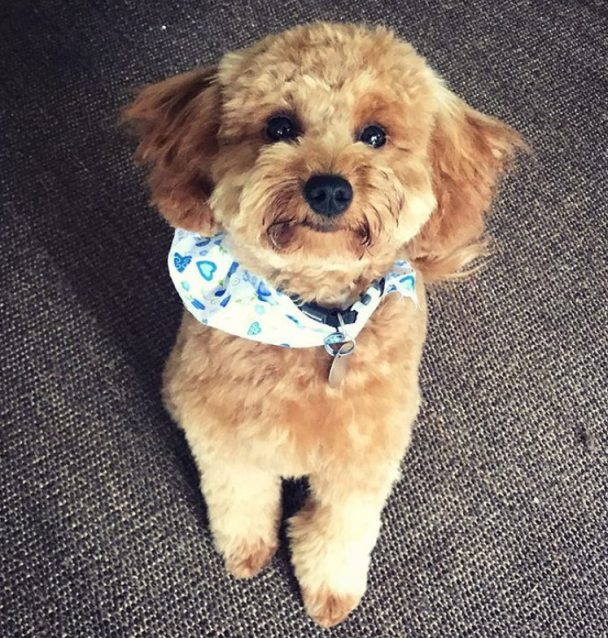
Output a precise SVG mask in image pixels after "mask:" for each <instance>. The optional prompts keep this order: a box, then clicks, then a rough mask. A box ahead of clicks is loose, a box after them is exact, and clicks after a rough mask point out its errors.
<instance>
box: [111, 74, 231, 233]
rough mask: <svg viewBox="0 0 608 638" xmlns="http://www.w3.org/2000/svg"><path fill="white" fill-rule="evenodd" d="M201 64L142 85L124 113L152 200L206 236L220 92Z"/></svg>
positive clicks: (211, 224)
mask: <svg viewBox="0 0 608 638" xmlns="http://www.w3.org/2000/svg"><path fill="white" fill-rule="evenodd" d="M215 73H216V69H215V68H211V67H209V68H202V69H196V70H194V71H191V72H189V73H184V74H182V75H178V76H176V77H173V78H170V79H168V80H165V81H163V82H159V83H157V84H152V85H149V86H146V87H144V88H143V89H141V90H140V92H139V93H138V94H137V96H136V97H135V100H134V101H133V102H132V103H131V104H130V105H129V106H127V107H126V108H125V110H124V111H123V121H124V122H126V123H127V124H129V125H130V126H131V127H132V129H133V131H134V132H135V135H136V136H137V137H138V139H139V145H138V147H137V151H136V154H135V157H136V160H137V161H138V162H139V163H140V164H145V165H148V166H149V167H150V177H149V184H150V190H151V194H152V203H153V204H154V205H155V206H156V207H157V208H158V209H159V211H160V212H161V213H162V214H163V215H164V217H165V218H166V219H167V220H168V221H169V223H170V224H171V225H173V226H179V227H180V228H186V229H188V230H192V231H196V232H201V233H204V234H210V233H211V232H212V230H213V227H214V221H213V217H212V214H211V209H210V208H209V205H208V199H209V196H210V195H211V191H212V190H213V183H212V180H211V174H210V164H211V161H212V158H213V156H214V155H215V153H216V151H217V141H216V135H217V130H218V127H219V109H220V90H219V87H218V86H217V85H216V84H215V83H214V78H215Z"/></svg>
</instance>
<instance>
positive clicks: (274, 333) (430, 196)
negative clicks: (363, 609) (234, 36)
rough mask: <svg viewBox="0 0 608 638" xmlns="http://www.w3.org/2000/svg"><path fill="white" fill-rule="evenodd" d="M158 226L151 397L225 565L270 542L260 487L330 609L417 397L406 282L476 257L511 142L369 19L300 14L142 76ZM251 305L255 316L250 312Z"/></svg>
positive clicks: (261, 557)
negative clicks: (163, 341) (185, 453)
mask: <svg viewBox="0 0 608 638" xmlns="http://www.w3.org/2000/svg"><path fill="white" fill-rule="evenodd" d="M124 118H125V120H126V121H127V122H128V123H129V124H130V125H131V126H132V129H133V131H134V134H135V135H136V136H137V138H138V147H137V150H136V159H137V161H138V162H139V163H141V164H144V165H146V166H147V167H148V169H149V187H150V191H151V200H152V203H153V205H154V206H156V207H157V208H158V210H159V211H160V213H161V214H162V215H163V216H164V217H165V218H166V220H167V221H168V222H169V223H170V224H171V225H172V226H173V227H174V228H176V229H177V230H176V232H175V238H174V243H173V246H172V249H171V252H170V257H169V266H170V270H171V275H172V278H173V280H174V282H175V285H176V288H177V289H178V292H179V294H180V296H181V298H182V300H183V302H184V305H185V308H186V309H185V312H184V315H183V320H182V324H181V327H180V329H179V334H178V336H177V340H176V343H175V346H174V348H173V350H172V352H171V354H170V356H169V358H168V361H167V363H166V367H165V370H164V376H163V391H162V393H163V399H164V403H165V405H166V407H167V410H168V411H169V413H170V414H171V416H172V418H173V419H174V420H175V422H176V423H177V424H178V425H179V426H180V427H181V428H182V429H183V431H184V433H185V437H186V439H187V442H188V444H189V446H190V449H191V451H192V455H193V457H194V460H195V462H196V464H197V466H198V469H199V471H200V477H201V490H202V493H203V495H204V498H205V501H206V504H207V508H208V515H209V523H210V528H211V531H212V534H213V539H214V543H215V545H216V547H217V549H218V551H219V552H220V553H221V554H222V555H223V558H224V561H225V566H226V569H227V571H228V572H229V573H230V574H232V575H233V576H235V577H237V578H248V577H252V576H254V575H256V574H257V573H258V572H259V571H260V570H261V569H262V568H263V567H264V566H265V565H266V564H267V563H268V562H269V561H270V560H271V558H272V556H273V554H274V553H275V550H276V548H277V530H278V526H279V521H280V517H281V511H280V501H281V479H282V477H301V476H307V477H308V478H309V485H310V492H309V495H308V499H307V502H306V503H305V505H304V507H303V508H302V510H301V511H299V512H298V513H297V514H296V515H295V516H293V517H292V518H291V519H290V520H289V523H288V536H289V539H290V547H291V556H292V558H291V560H292V563H293V567H294V570H295V574H296V577H297V579H298V582H299V585H300V589H301V594H302V598H303V601H304V604H305V607H306V610H307V611H308V613H309V615H310V616H311V617H312V618H313V619H314V620H315V621H316V622H317V623H319V624H320V625H321V626H324V627H329V626H332V625H335V624H337V623H339V622H341V621H342V620H344V619H345V618H346V617H347V615H348V614H349V613H350V612H351V611H352V610H353V609H354V608H355V607H356V606H357V604H358V603H359V601H360V600H361V598H362V596H363V594H364V592H365V589H366V580H367V572H368V566H369V562H370V554H371V552H372V550H373V548H374V545H375V542H376V539H377V537H378V533H379V529H380V515H381V511H382V509H383V506H384V504H385V502H386V500H387V498H388V496H389V493H390V491H391V486H392V485H393V483H394V482H395V481H396V480H397V479H398V477H399V465H400V461H401V459H402V457H403V455H404V453H405V451H406V449H407V447H408V444H409V441H410V435H411V430H412V424H413V422H414V420H415V418H416V414H417V412H418V408H419V404H420V392H419V386H418V367H419V363H420V358H421V354H422V349H423V344H424V340H425V332H426V321H427V310H426V303H425V284H426V283H428V282H432V281H440V280H442V279H447V278H450V277H458V276H460V273H462V272H463V269H466V268H468V267H469V266H468V264H469V263H470V262H471V261H472V260H474V259H475V258H477V257H480V256H483V254H484V253H485V251H486V243H485V241H486V240H485V239H484V227H485V217H486V213H487V211H488V209H489V208H490V204H491V200H492V199H493V195H494V192H495V189H496V184H497V181H498V179H499V177H500V175H501V173H502V172H503V171H504V169H505V168H506V167H507V166H508V165H509V164H510V161H511V159H512V158H513V157H514V156H515V154H516V152H517V151H518V149H520V148H523V147H524V142H523V141H522V138H521V137H520V136H519V135H518V134H517V133H516V132H515V131H514V130H513V129H511V128H510V127H509V126H507V125H506V124H504V123H502V122H500V121H498V120H497V119H494V118H493V117H490V116H487V115H484V114H482V113H480V112H478V111H476V110H474V109H473V108H471V107H469V106H468V105H467V104H465V103H464V102H463V101H462V100H461V99H459V98H458V97H457V96H456V95H455V94H453V93H452V92H451V91H450V90H448V88H446V86H445V84H444V83H443V82H442V80H441V79H440V78H439V77H438V76H437V75H436V74H435V72H433V70H431V69H430V68H429V66H428V65H427V64H426V62H425V60H424V59H423V58H422V57H421V56H420V55H419V54H417V53H416V51H415V50H414V49H413V48H412V46H411V45H410V44H408V43H406V42H404V41H401V40H399V39H398V38H397V37H396V36H395V35H394V34H393V32H391V31H390V30H388V29H385V28H382V27H366V26H360V25H349V24H326V23H317V24H311V25H304V26H298V27H295V28H292V29H290V30H288V31H286V32H283V33H280V34H278V35H271V36H269V37H267V38H265V39H263V40H261V41H259V42H257V43H255V44H253V45H252V46H250V47H248V48H245V49H243V50H238V51H236V52H231V53H227V54H226V55H224V56H223V57H222V59H221V61H220V62H219V64H218V65H217V66H210V67H206V68H197V69H195V70H193V71H190V72H187V73H184V74H183V75H178V76H177V77H173V78H171V79H168V80H165V81H162V82H160V83H158V84H153V85H149V86H146V87H144V88H143V89H141V90H140V92H138V94H137V95H136V97H135V98H134V101H133V102H132V103H131V104H130V105H129V106H127V108H126V109H125V112H124ZM256 317H257V319H256Z"/></svg>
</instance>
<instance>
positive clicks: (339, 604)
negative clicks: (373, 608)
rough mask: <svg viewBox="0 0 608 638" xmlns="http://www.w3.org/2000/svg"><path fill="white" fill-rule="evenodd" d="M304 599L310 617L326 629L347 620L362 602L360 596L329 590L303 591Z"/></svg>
mask: <svg viewBox="0 0 608 638" xmlns="http://www.w3.org/2000/svg"><path fill="white" fill-rule="evenodd" d="M302 598H303V600H304V606H305V607H306V611H307V612H308V615H309V616H310V617H311V618H312V619H313V620H314V621H315V622H316V623H318V624H319V625H321V627H325V628H327V627H333V626H334V625H337V624H338V623H341V622H342V621H343V620H345V619H346V617H347V616H348V615H349V614H350V612H351V611H352V610H353V609H354V608H355V607H356V606H357V605H358V604H359V601H360V600H361V596H360V595H358V594H338V593H336V592H332V591H331V590H329V589H327V588H321V589H319V590H316V591H311V590H308V589H302Z"/></svg>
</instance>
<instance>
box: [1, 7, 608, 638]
mask: <svg viewBox="0 0 608 638" xmlns="http://www.w3.org/2000/svg"><path fill="white" fill-rule="evenodd" d="M607 16H608V13H607V10H606V5H605V3H603V2H601V1H600V0H596V1H595V2H593V1H588V2H582V1H580V2H574V1H570V2H567V1H566V0H562V1H558V0H508V1H506V2H492V1H491V0H484V1H481V2H465V1H464V0H440V1H438V2H431V1H430V0H410V1H409V2H404V1H402V0H386V1H384V2H373V3H372V2H369V3H354V2H352V1H350V0H349V1H346V0H339V1H336V2H332V3H330V2H325V1H322V0H313V1H311V2H296V1H295V0H283V1H282V2H274V1H273V0H271V1H269V2H263V1H262V0H248V1H247V2H239V3H236V2H235V3H232V4H230V3H224V4H223V5H220V4H219V3H218V4H214V3H210V2H204V1H201V0H197V1H194V0H182V1H181V2H178V1H177V0H163V1H162V2H160V1H158V0H149V1H147V2H136V1H135V0H127V1H125V2H119V1H118V0H108V1H105V2H101V1H100V0H97V1H93V0H87V1H86V2H85V1H80V2H72V3H69V2H53V1H52V0H47V1H46V2H34V3H31V4H30V3H27V2H13V3H9V2H8V1H7V2H4V3H2V8H0V107H1V109H2V120H1V126H0V162H1V166H0V169H1V170H0V182H1V197H2V217H1V225H0V229H1V232H0V267H1V269H0V278H1V286H2V288H1V295H2V296H1V298H0V313H1V314H0V318H1V331H0V338H1V343H2V360H1V366H0V383H1V390H0V392H1V394H0V416H1V422H2V424H1V430H0V444H1V445H0V455H1V456H0V473H1V475H0V489H1V498H0V538H1V542H2V547H1V553H0V635H2V636H4V637H7V638H9V637H11V638H12V637H16V636H35V637H36V638H38V637H41V636H70V637H73V636H161V637H173V636H176V637H181V636H218V637H224V638H228V637H230V638H241V637H243V638H249V637H252V636H254V637H258V636H259V637H264V638H279V637H281V638H282V637H289V638H292V637H299V636H321V635H323V634H324V632H322V631H321V630H319V629H317V628H316V627H315V626H314V625H313V624H312V623H311V622H310V621H309V620H308V619H307V618H306V616H305V614H304V611H303V609H302V606H301V602H300V600H299V595H298V592H297V586H296V583H295V581H294V579H293V577H292V575H291V569H290V567H289V563H288V556H287V553H286V550H285V548H284V547H283V548H282V549H281V551H280V552H279V554H278V556H277V557H276V558H275V560H274V561H273V563H272V565H271V566H270V568H269V569H267V570H266V571H265V572H264V573H263V575H262V576H260V577H259V578H257V579H256V580H254V581H252V582H235V581H233V580H231V579H229V578H228V577H227V576H226V575H225V574H224V571H223V568H222V564H221V561H220V559H219V557H218V556H217V555H216V554H215V552H214V551H213V549H212V545H211V539H210V535H209V531H208V529H207V524H206V518H205V510H204V505H203V501H202V498H201V496H200V495H199V491H198V485H197V483H198V479H197V475H196V470H195V468H194V465H193V463H192V460H191V458H190V456H189V453H188V450H187V447H186V445H185V442H184V440H183V438H182V436H181V435H180V434H179V433H178V432H177V431H176V429H175V428H174V427H173V426H172V424H171V423H170V421H169V419H168V417H167V416H166V415H165V413H164V412H163V410H162V407H161V405H160V402H159V397H158V387H159V371H160V367H161V364H162V361H163V359H164V358H165V356H166V354H167V352H168V350H169V348H170V345H171V342H172V339H173V336H174V334H175V331H176V328H177V324H178V319H179V314H180V307H179V303H178V302H177V299H176V296H175V294H174V292H173V291H172V288H171V285H170V282H169V279H168V276H167V274H166V273H165V270H164V259H165V253H166V250H167V247H168V241H169V238H170V231H169V229H168V228H167V227H166V226H165V225H164V224H163V222H162V221H161V220H160V219H159V218H158V216H157V215H156V214H155V213H153V212H152V211H151V210H150V209H149V208H148V207H147V204H146V195H145V193H144V190H143V188H142V183H141V179H140V175H138V174H137V172H136V171H135V170H134V168H133V167H132V165H131V163H130V160H129V154H130V152H131V146H130V144H129V143H128V142H127V141H126V140H125V138H124V137H123V135H122V134H121V132H120V131H119V130H118V128H117V126H116V120H117V111H118V109H119V107H120V106H121V105H122V104H124V103H125V102H126V101H127V99H128V95H129V91H130V89H131V87H132V86H134V85H137V84H139V83H142V82H144V81H151V80H155V79H160V78H162V77H164V76H167V75H169V74H172V73H174V72H177V71H181V70H185V69H188V68H190V67H191V66H193V65H195V64H197V63H205V62H208V61H211V60H213V59H215V58H217V57H218V56H219V55H220V53H221V52H222V51H224V50H226V49H231V48H234V47H238V46H241V45H244V44H246V43H249V42H251V41H252V40H253V39H255V38H257V37H258V36H260V35H262V34H264V33H266V32H268V31H270V30H278V29H281V28H284V27H286V26H288V25H291V24H294V23H296V22H301V21H306V20H311V19H318V18H324V19H339V20H366V21H370V22H378V21H381V22H384V23H387V24H389V25H392V26H394V27H395V28H396V29H397V31H398V32H399V33H400V34H401V35H402V36H403V37H405V38H407V39H409V40H411V41H412V42H413V43H414V44H415V45H416V46H417V47H418V48H419V49H420V51H421V52H422V53H423V54H425V55H426V56H427V57H428V59H429V60H430V62H431V63H432V64H433V65H434V66H435V68H436V69H437V70H438V71H439V72H440V73H441V74H443V75H444V76H445V77H446V78H447V80H448V81H449V83H450V84H451V86H452V87H453V88H454V89H455V90H456V91H457V92H459V93H460V94H461V95H462V96H463V97H464V98H466V99H467V100H469V101H470V102H471V103H472V104H473V105H475V106H476V107H478V108H480V109H482V110H486V111H488V112H491V113H493V114H495V115H497V116H499V117H502V118H504V119H506V120H507V121H509V122H510V123H511V124H512V125H514V126H515V127H516V128H518V129H519V130H520V131H521V132H522V133H523V134H524V135H525V136H526V137H527V138H528V140H529V141H530V143H531V144H532V146H533V147H534V148H535V155H534V156H533V157H532V158H530V159H528V160H526V161H524V162H523V163H522V164H521V165H520V168H519V169H518V170H517V171H516V172H515V173H514V174H513V175H512V176H511V178H510V179H509V180H508V181H507V183H506V184H505V187H504V188H503V191H502V195H501V197H500V200H499V201H498V202H497V205H496V208H495V214H494V216H493V218H492V224H491V226H492V232H493V234H494V236H495V237H496V238H497V240H498V254H497V256H496V257H495V258H494V259H493V260H492V262H491V263H490V264H489V267H488V269H487V271H486V272H485V274H484V275H483V276H482V277H479V278H477V279H476V280H474V281H470V282H468V283H464V284H461V285H459V286H457V287H454V288H453V289H452V288H450V289H445V290H440V291H439V290H438V291H435V292H434V293H432V295H431V313H432V318H431V327H430V336H429V343H428V347H427V350H426V356H425V361H424V366H423V370H422V384H423V388H424V395H425V399H426V403H425V407H424V409H423V411H422V413H421V415H420V417H419V419H418V422H417V426H416V430H415V435H414V440H413V445H412V448H411V450H410V453H409V455H408V456H407V459H406V460H405V462H404V466H403V469H404V476H403V479H402V481H401V482H400V483H399V485H398V486H397V487H396V489H395V492H394V495H393V496H392V498H391V499H390V502H389V504H388V506H387V508H386V511H385V515H384V528H383V531H382V534H381V537H380V540H379V543H378V546H377V548H376V551H375V553H374V556H373V565H372V570H371V577H370V582H369V592H368V594H367V596H366V597H365V599H364V601H363V603H362V605H361V606H360V608H359V609H358V610H357V612H356V613H355V614H354V615H353V616H352V618H351V619H350V620H349V621H348V622H347V623H345V624H344V625H343V626H341V627H339V628H337V629H335V630H333V631H332V632H330V633H329V634H328V635H333V636H340V637H353V636H374V637H387V638H389V637H394V636H399V637H405V636H408V637H412V636H421V637H427V636H438V637H439V636H441V637H445V636H483V637H487V636H505V637H509V638H511V637H514V636H542V637H548V636H576V637H581V636H606V635H608V633H607V632H608V629H607V619H608V611H607V610H608V573H607V572H608V567H607V562H608V544H607V530H608V525H607V521H608V514H607V504H608V493H607V486H608V463H607V444H608V434H607V432H608V428H607V425H608V424H607V417H606V405H607V399H608V396H607V392H606V383H607V382H606V376H607V373H606V369H607V367H608V365H607V364H608V355H607V345H608V344H607V337H606V331H607V323H608V321H607V313H606V303H607V300H608V294H607V292H608V291H607V281H608V270H607V266H606V263H607V253H608V227H607V225H608V204H607V202H608V197H607V196H608V193H607V188H606V185H607V182H608V162H607V157H606V153H607V151H606V149H607V143H608V126H607V123H608V120H607V118H608V115H607V113H608V111H607V109H606V96H607V95H608V73H607V68H608V17H607ZM471 335H473V337H471ZM302 491H303V488H302V486H301V485H300V484H291V485H288V486H287V487H286V491H285V504H286V508H287V510H288V511H293V509H294V508H295V507H297V506H298V504H299V503H300V502H301V498H302Z"/></svg>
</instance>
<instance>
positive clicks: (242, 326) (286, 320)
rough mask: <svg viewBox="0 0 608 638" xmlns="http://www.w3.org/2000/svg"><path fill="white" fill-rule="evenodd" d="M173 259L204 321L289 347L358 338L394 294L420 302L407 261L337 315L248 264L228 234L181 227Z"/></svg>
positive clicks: (181, 285)
mask: <svg viewBox="0 0 608 638" xmlns="http://www.w3.org/2000/svg"><path fill="white" fill-rule="evenodd" d="M168 263H169V273H170V274H171V279H172V280H173V284H174V285H175V288H176V289H177V292H178V293H179V295H180V297H181V299H182V301H183V303H184V306H185V307H186V309H187V310H188V311H189V312H190V313H191V314H192V315H193V316H194V317H195V318H196V319H197V320H198V321H200V322H201V323H203V324H205V325H208V326H212V327H214V328H217V329H218V330H223V331H224V332H228V333H229V334H232V335H235V336H237V337H242V338H244V339H251V340H253V341H259V342H261V343H266V344H271V345H274V346H282V347H284V348H312V347H316V346H325V347H326V348H327V347H328V346H330V345H331V344H339V343H342V342H344V341H345V340H347V339H348V340H349V341H353V342H354V340H355V339H356V337H357V335H358V334H359V332H360V331H361V330H362V329H363V327H364V326H365V324H366V322H367V320H368V319H369V318H370V316H371V315H372V313H373V312H374V310H375V309H376V308H377V307H378V305H379V304H380V302H381V300H382V298H383V297H384V296H386V295H388V294H391V293H398V294H400V295H401V296H403V297H405V298H407V299H411V300H412V301H413V302H414V303H415V304H417V299H416V276H415V273H414V270H413V269H412V267H411V265H410V264H409V263H408V262H407V261H402V260H400V261H396V262H395V263H394V265H393V268H392V270H391V271H390V272H389V273H388V274H387V275H386V277H385V278H384V279H383V280H382V281H380V282H376V283H374V284H373V285H372V286H371V287H370V288H369V289H368V290H367V291H366V292H365V293H363V295H361V297H360V298H359V300H358V301H356V302H355V303H354V304H353V305H352V306H350V308H348V309H347V310H345V311H334V312H333V313H332V311H328V310H327V309H323V308H321V307H320V306H315V305H314V304H298V303H297V301H295V300H294V299H292V298H291V297H290V296H289V295H288V294H287V293H285V292H282V291H281V290H278V289H276V288H273V287H271V286H269V285H268V284H267V283H266V282H265V281H264V280H263V279H262V278H260V277H258V276H257V275H254V274H253V273H251V272H250V271H248V270H245V269H244V268H242V267H241V266H240V264H239V263H238V262H237V261H235V259H234V257H233V255H232V251H231V250H230V240H229V237H227V236H226V234H225V233H218V234H216V235H214V236H212V237H203V236H201V235H198V234H196V233H192V232H190V231H186V230H182V229H177V230H176V231H175V235H174V238H173V243H172V245H171V249H170V251H169V259H168ZM332 314H333V316H332ZM336 318H337V320H336V321H333V319H336ZM328 323H329V324H330V325H328Z"/></svg>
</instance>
